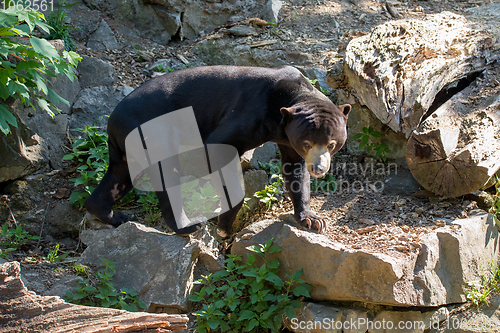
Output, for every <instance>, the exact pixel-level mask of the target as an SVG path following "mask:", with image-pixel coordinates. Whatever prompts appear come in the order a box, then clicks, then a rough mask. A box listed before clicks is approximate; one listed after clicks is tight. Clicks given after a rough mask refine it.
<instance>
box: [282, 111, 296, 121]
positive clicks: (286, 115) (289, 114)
mask: <svg viewBox="0 0 500 333" xmlns="http://www.w3.org/2000/svg"><path fill="white" fill-rule="evenodd" d="M280 112H281V114H282V115H283V120H284V121H285V123H289V122H290V121H291V120H292V116H293V114H294V113H295V109H294V108H281V109H280Z"/></svg>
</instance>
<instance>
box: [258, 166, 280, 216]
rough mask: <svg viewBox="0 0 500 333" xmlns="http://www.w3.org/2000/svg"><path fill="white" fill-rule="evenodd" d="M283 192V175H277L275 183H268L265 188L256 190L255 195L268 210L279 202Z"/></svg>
mask: <svg viewBox="0 0 500 333" xmlns="http://www.w3.org/2000/svg"><path fill="white" fill-rule="evenodd" d="M282 194H283V176H282V175H277V177H276V178H275V181H274V182H273V183H271V184H269V185H266V186H265V187H264V189H263V190H260V191H257V192H255V194H254V197H256V198H258V199H259V201H260V203H261V204H263V205H264V207H265V209H266V210H269V209H270V208H271V207H272V205H273V204H274V203H276V202H278V200H279V198H280V197H281V195H282Z"/></svg>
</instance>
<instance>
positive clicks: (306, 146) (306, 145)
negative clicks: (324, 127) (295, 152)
mask: <svg viewBox="0 0 500 333" xmlns="http://www.w3.org/2000/svg"><path fill="white" fill-rule="evenodd" d="M311 148H312V146H311V144H310V143H309V141H305V142H304V149H307V150H309V149H311Z"/></svg>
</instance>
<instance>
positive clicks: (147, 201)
mask: <svg viewBox="0 0 500 333" xmlns="http://www.w3.org/2000/svg"><path fill="white" fill-rule="evenodd" d="M137 203H139V204H141V212H143V213H145V215H146V218H145V221H144V224H146V225H155V224H156V223H157V222H158V221H160V219H161V211H160V209H159V208H158V198H157V197H156V193H155V192H146V193H143V194H141V195H140V196H139V199H137Z"/></svg>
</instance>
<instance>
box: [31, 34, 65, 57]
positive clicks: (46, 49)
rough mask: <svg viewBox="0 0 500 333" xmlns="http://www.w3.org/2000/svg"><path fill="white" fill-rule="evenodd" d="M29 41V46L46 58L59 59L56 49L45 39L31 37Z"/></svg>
mask: <svg viewBox="0 0 500 333" xmlns="http://www.w3.org/2000/svg"><path fill="white" fill-rule="evenodd" d="M30 43H31V46H33V50H35V52H37V53H40V54H41V55H43V56H45V57H48V58H56V59H59V54H58V53H57V50H56V49H55V48H54V47H53V46H52V45H51V44H50V43H49V42H47V41H46V40H45V39H40V38H37V37H31V38H30Z"/></svg>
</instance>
